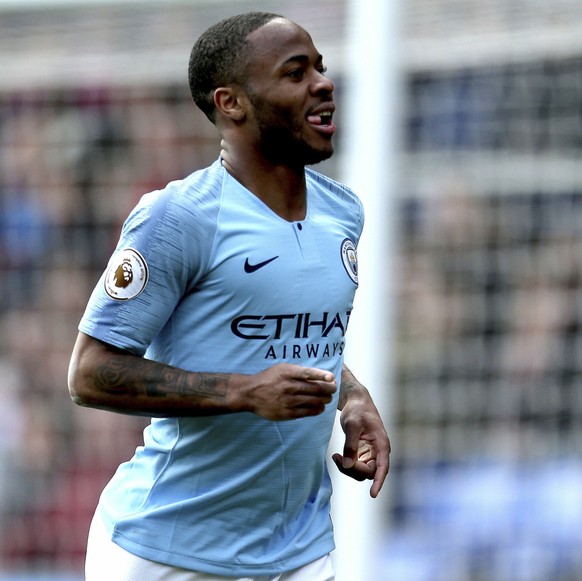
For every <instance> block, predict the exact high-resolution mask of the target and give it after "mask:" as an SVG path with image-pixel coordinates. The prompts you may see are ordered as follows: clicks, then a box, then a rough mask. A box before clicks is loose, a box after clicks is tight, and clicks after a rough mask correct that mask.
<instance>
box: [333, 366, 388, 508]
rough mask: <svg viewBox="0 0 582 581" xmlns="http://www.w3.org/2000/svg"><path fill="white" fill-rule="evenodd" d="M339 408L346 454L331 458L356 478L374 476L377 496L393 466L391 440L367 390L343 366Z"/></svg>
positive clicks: (375, 494)
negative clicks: (391, 462) (391, 461)
mask: <svg viewBox="0 0 582 581" xmlns="http://www.w3.org/2000/svg"><path fill="white" fill-rule="evenodd" d="M338 409H339V410H341V416H340V424H341V426H342V429H343V431H344V433H345V435H346V439H345V444H344V450H343V454H339V453H336V454H333V456H332V459H333V461H334V462H335V464H336V466H337V467H338V469H339V470H340V472H342V473H344V474H346V475H347V476H350V477H351V478H355V479H356V480H373V483H372V487H371V489H370V495H371V496H372V497H373V498H376V497H377V496H378V494H379V492H380V489H381V488H382V485H383V484H384V480H385V479H386V476H387V474H388V470H389V467H390V440H389V439H388V435H387V434H386V430H385V428H384V424H383V422H382V419H381V418H380V414H379V413H378V410H377V409H376V406H375V405H374V402H373V401H372V398H371V396H370V394H369V392H368V390H367V389H366V388H365V387H364V386H363V385H362V384H361V383H360V382H359V381H358V380H357V379H356V378H355V377H354V375H353V374H352V372H351V371H350V370H349V369H348V368H347V366H345V365H344V366H343V369H342V379H341V386H340V397H339V403H338Z"/></svg>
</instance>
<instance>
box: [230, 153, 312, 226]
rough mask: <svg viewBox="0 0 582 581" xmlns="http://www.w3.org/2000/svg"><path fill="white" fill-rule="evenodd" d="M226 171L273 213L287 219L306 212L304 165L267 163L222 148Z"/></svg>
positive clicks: (295, 218) (302, 215)
mask: <svg viewBox="0 0 582 581" xmlns="http://www.w3.org/2000/svg"><path fill="white" fill-rule="evenodd" d="M220 155H221V158H222V165H223V167H224V168H225V169H226V171H227V172H228V173H229V174H230V175H231V176H232V177H233V178H234V179H236V180H237V181H238V182H240V183H241V184H242V185H243V186H244V187H245V188H247V189H248V190H249V191H250V192H252V193H253V194H254V195H255V196H257V198H259V199H260V200H261V201H262V202H263V203H264V204H266V205H267V206H268V207H269V208H270V209H271V210H272V211H273V212H275V214H277V215H278V216H280V217H281V218H283V219H284V220H288V221H290V222H293V221H297V220H303V219H305V215H306V212H307V196H306V185H305V168H304V167H300V168H293V167H290V166H288V165H283V164H277V165H275V164H271V163H269V162H266V161H265V160H264V159H260V158H259V159H258V158H257V157H256V156H254V157H252V158H249V159H243V158H244V156H236V155H233V153H232V152H230V151H226V150H225V149H223V150H222V151H221V154H220Z"/></svg>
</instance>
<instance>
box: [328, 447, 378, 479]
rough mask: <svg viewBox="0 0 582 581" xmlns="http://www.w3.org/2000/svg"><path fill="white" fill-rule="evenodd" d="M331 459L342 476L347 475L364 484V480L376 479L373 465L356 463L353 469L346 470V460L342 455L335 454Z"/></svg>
mask: <svg viewBox="0 0 582 581" xmlns="http://www.w3.org/2000/svg"><path fill="white" fill-rule="evenodd" d="M331 458H332V460H333V461H334V463H335V465H336V466H337V468H338V470H339V471H340V472H341V473H342V474H345V475H346V476H349V477H350V478H353V479H354V480H357V481H358V482H362V481H363V480H372V478H373V477H374V472H375V466H373V465H372V464H366V463H364V462H356V463H355V464H354V466H353V467H352V468H344V465H343V460H344V458H343V456H342V455H341V454H333V455H332V457H331Z"/></svg>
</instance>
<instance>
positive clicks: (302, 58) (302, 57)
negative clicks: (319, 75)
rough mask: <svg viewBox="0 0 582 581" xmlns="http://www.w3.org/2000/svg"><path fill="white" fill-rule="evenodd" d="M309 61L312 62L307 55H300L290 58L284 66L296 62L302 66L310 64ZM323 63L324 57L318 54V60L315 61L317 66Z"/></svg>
mask: <svg viewBox="0 0 582 581" xmlns="http://www.w3.org/2000/svg"><path fill="white" fill-rule="evenodd" d="M309 61H310V58H309V57H308V56H307V55H305V54H298V55H295V56H292V57H289V58H288V59H287V60H286V61H285V62H284V63H283V66H284V65H288V64H290V63H294V62H297V63H301V64H305V63H308V62H309ZM322 62H323V55H321V54H318V55H317V58H316V59H315V64H319V63H322Z"/></svg>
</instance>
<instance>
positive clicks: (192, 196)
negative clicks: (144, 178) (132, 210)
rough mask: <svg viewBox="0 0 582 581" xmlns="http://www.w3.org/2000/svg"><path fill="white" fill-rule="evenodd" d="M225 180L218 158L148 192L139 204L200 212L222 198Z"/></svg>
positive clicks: (140, 206)
mask: <svg viewBox="0 0 582 581" xmlns="http://www.w3.org/2000/svg"><path fill="white" fill-rule="evenodd" d="M223 180H224V169H223V167H222V166H221V165H220V162H218V161H217V162H215V163H213V164H212V165H211V166H209V167H206V168H204V169H201V170H198V171H195V172H194V173H192V174H190V175H189V176H187V177H186V178H184V179H181V180H176V181H172V182H170V183H169V184H168V185H167V186H166V187H164V188H163V189H160V190H156V191H153V192H150V193H148V194H145V195H144V196H143V197H142V198H141V200H140V202H139V204H138V206H137V208H144V207H145V208H147V207H150V208H157V209H158V210H166V209H168V208H170V209H172V208H173V209H178V210H179V211H184V210H185V211H187V212H188V213H195V214H199V213H202V212H205V211H208V210H209V209H210V208H211V207H212V206H213V205H216V204H218V203H219V202H220V199H221V193H222V185H223Z"/></svg>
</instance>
